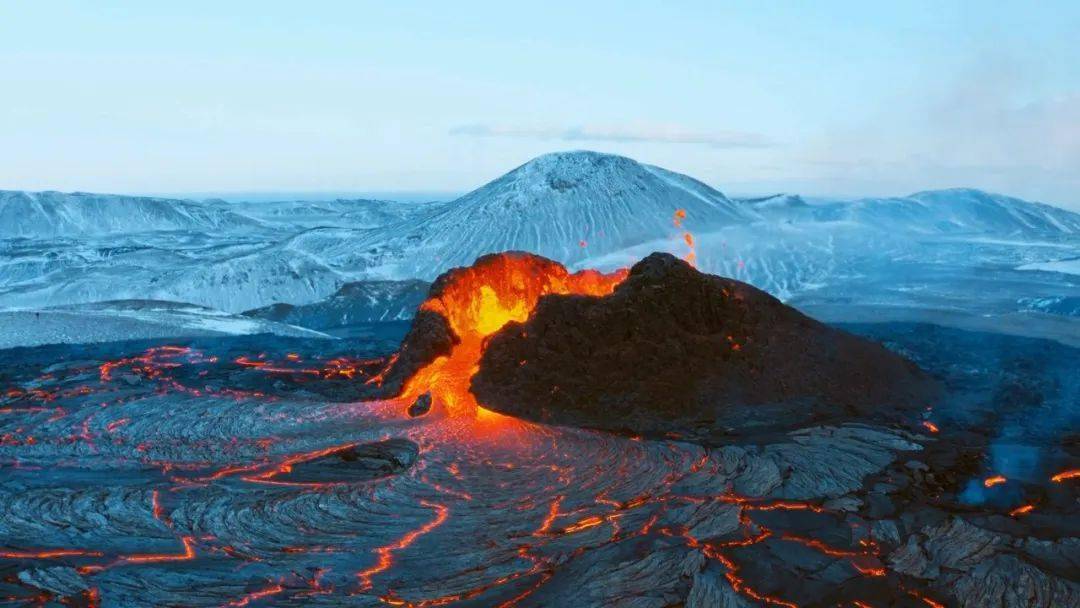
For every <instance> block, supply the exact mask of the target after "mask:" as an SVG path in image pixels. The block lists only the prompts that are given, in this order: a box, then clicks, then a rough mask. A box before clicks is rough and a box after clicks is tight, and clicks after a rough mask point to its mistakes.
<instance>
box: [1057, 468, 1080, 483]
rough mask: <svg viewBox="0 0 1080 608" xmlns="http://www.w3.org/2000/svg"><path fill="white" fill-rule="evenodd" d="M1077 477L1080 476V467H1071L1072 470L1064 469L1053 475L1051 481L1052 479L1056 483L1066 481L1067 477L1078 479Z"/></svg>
mask: <svg viewBox="0 0 1080 608" xmlns="http://www.w3.org/2000/svg"><path fill="white" fill-rule="evenodd" d="M1077 478H1080V469H1071V470H1068V471H1062V472H1060V473H1058V474H1057V475H1054V476H1053V477H1051V478H1050V481H1052V482H1054V483H1061V482H1063V481H1065V480H1066V479H1077Z"/></svg>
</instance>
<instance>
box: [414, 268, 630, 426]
mask: <svg viewBox="0 0 1080 608" xmlns="http://www.w3.org/2000/svg"><path fill="white" fill-rule="evenodd" d="M626 275H627V271H626V270H625V269H624V270H618V271H615V272H613V273H610V274H603V273H600V272H597V271H595V270H583V271H581V272H577V273H573V274H571V273H570V272H568V271H567V270H566V268H565V267H563V266H562V265H561V264H558V263H556V262H552V261H550V260H546V259H544V258H540V257H537V256H533V255H529V254H525V253H518V252H508V253H500V254H497V255H490V256H485V257H483V258H480V259H479V260H477V261H476V263H475V264H474V265H473V266H470V267H467V268H458V269H455V270H453V271H451V272H450V273H449V274H448V275H446V277H445V279H446V280H445V283H444V285H443V286H442V289H441V291H440V292H439V293H438V294H437V295H433V296H431V297H429V298H428V299H427V300H426V301H425V302H424V303H423V304H422V305H421V306H420V308H421V310H428V311H431V312H435V313H438V314H439V315H442V317H443V318H445V319H446V320H447V322H448V323H449V325H450V328H451V330H452V331H453V332H454V335H455V336H457V338H458V343H457V344H455V345H454V347H453V350H452V351H451V352H450V354H449V355H447V356H443V357H439V358H437V359H435V360H434V361H432V362H431V363H429V364H428V365H427V366H425V367H423V368H422V369H420V370H419V371H418V372H417V373H416V374H414V375H413V376H412V377H411V378H409V380H408V382H407V383H406V385H405V389H404V390H403V391H402V394H401V398H402V400H403V401H404V402H405V403H407V404H411V403H412V402H413V401H414V400H415V399H416V398H417V397H418V396H420V395H422V394H424V393H425V392H428V391H430V392H431V394H432V397H433V398H434V401H435V402H436V403H439V404H442V405H443V407H445V408H446V411H447V412H449V413H450V414H451V415H458V414H469V413H476V412H481V411H482V410H480V409H479V406H478V404H477V402H476V399H475V397H474V396H473V394H472V393H471V392H470V391H469V381H470V379H471V378H472V376H473V374H474V373H476V370H477V368H478V366H479V363H480V357H481V355H482V354H483V352H484V345H485V340H486V338H487V337H488V336H490V335H492V334H494V333H495V332H497V331H499V330H500V329H502V327H503V326H504V325H506V324H507V323H509V322H511V321H516V322H519V323H520V322H524V321H525V320H527V319H528V318H529V315H530V314H532V311H533V309H534V308H536V304H537V302H539V301H540V298H541V297H543V296H546V295H550V294H560V295H568V294H578V295H588V296H606V295H608V294H610V293H611V292H612V291H614V289H615V287H616V286H617V285H618V284H619V283H621V282H622V280H623V279H625V278H626ZM527 363H528V362H525V363H524V364H527Z"/></svg>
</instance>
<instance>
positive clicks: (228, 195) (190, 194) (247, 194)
mask: <svg viewBox="0 0 1080 608" xmlns="http://www.w3.org/2000/svg"><path fill="white" fill-rule="evenodd" d="M581 152H585V153H599V154H611V153H606V152H598V151H596V150H588V149H575V150H554V151H549V152H544V153H542V154H540V155H538V156H537V157H534V158H532V159H529V160H528V161H526V162H525V163H524V164H528V163H530V162H532V161H534V160H536V159H537V158H540V157H542V156H548V155H552V154H574V153H581ZM616 156H620V155H616ZM626 158H629V157H626ZM630 160H634V161H635V162H638V161H636V159H632V158H631V159H630ZM642 164H647V163H642ZM520 166H522V165H518V166H515V167H513V168H511V169H507V170H506V171H504V172H502V173H500V174H499V175H496V176H494V177H492V178H490V179H488V180H486V181H484V182H483V183H480V184H478V185H476V186H475V187H472V188H469V189H465V190H457V191H437V190H427V189H417V190H367V189H358V190H332V189H328V190H307V191H302V190H301V191H294V190H259V189H247V190H245V189H237V190H223V191H214V190H192V191H176V192H163V191H133V192H115V191H114V192H104V191H92V190H84V189H76V190H55V189H44V190H24V189H13V188H0V191H5V190H6V191H13V192H35V193H43V192H60V193H62V194H79V193H81V194H99V195H113V196H135V197H149V198H166V199H178V200H188V201H196V202H205V201H210V200H222V201H225V202H227V203H241V202H247V203H259V202H265V203H271V202H283V201H312V202H318V201H333V200H385V201H393V202H413V203H428V202H432V203H433V202H450V201H453V200H456V199H458V198H460V197H462V196H464V195H466V194H468V193H470V192H473V191H475V190H478V189H481V188H483V187H484V186H486V185H488V184H490V183H492V182H493V181H496V180H498V179H499V178H501V177H502V176H504V175H506V174H508V173H510V172H513V171H514V170H516V169H517V168H519V167H520ZM661 168H664V169H666V167H661ZM684 175H686V174H684ZM687 177H690V178H693V179H695V180H697V181H700V182H702V183H704V184H705V185H706V186H708V187H710V188H712V189H714V190H716V191H718V192H720V193H721V194H723V195H724V196H727V197H729V198H732V199H750V198H767V197H774V196H785V195H786V196H799V197H801V198H803V199H806V200H808V201H811V202H813V201H825V202H828V201H840V202H846V201H855V200H861V199H877V198H906V197H909V196H912V195H914V194H918V193H920V192H941V191H950V190H974V191H980V192H984V193H987V194H992V195H998V196H1005V197H1009V198H1015V199H1020V200H1023V201H1025V202H1028V203H1038V204H1044V205H1050V206H1052V207H1057V208H1059V209H1064V210H1066V211H1072V212H1080V207H1077V208H1075V209H1074V208H1070V206H1069V205H1067V204H1063V203H1060V202H1057V201H1046V200H1032V199H1027V198H1024V197H1022V196H1018V195H1015V194H1012V193H1009V192H999V191H992V190H986V189H983V188H978V187H974V186H962V185H958V186H945V187H940V188H925V189H921V190H912V191H910V192H905V193H893V194H850V195H841V194H821V193H815V192H794V191H776V190H762V191H740V190H729V189H726V188H724V187H723V186H718V185H716V184H712V183H709V182H708V181H706V180H704V179H701V178H699V177H697V176H694V175H687Z"/></svg>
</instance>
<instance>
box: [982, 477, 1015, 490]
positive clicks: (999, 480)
mask: <svg viewBox="0 0 1080 608" xmlns="http://www.w3.org/2000/svg"><path fill="white" fill-rule="evenodd" d="M1006 481H1009V480H1008V479H1006V478H1005V476H1004V475H994V476H993V477H987V478H986V479H984V480H983V485H984V486H986V487H988V488H992V487H994V486H996V485H1001V484H1003V483H1005V482H1006Z"/></svg>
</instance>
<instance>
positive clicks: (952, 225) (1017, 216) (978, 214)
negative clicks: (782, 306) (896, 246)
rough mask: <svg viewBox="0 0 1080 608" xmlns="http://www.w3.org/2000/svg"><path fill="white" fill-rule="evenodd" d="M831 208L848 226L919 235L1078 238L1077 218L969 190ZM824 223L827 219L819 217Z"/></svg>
mask: <svg viewBox="0 0 1080 608" xmlns="http://www.w3.org/2000/svg"><path fill="white" fill-rule="evenodd" d="M832 208H833V209H836V210H839V211H840V213H839V218H842V219H845V220H847V221H853V222H856V223H860V224H866V225H872V226H877V227H879V228H884V229H890V230H908V231H911V232H916V233H924V234H929V233H933V234H984V235H996V236H1014V235H1047V234H1050V235H1061V234H1080V215H1078V214H1076V213H1072V212H1070V211H1066V210H1064V209H1058V208H1057V207H1051V206H1050V205H1043V204H1040V203H1032V202H1028V201H1024V200H1021V199H1018V198H1012V197H1009V196H1003V195H1000V194H991V193H989V192H983V191H981V190H974V189H970V188H953V189H950V190H931V191H927V192H917V193H915V194H911V195H909V196H906V197H903V198H871V199H860V200H857V201H853V202H851V203H847V204H842V205H833V206H832ZM825 218H828V214H823V217H822V219H825Z"/></svg>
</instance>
